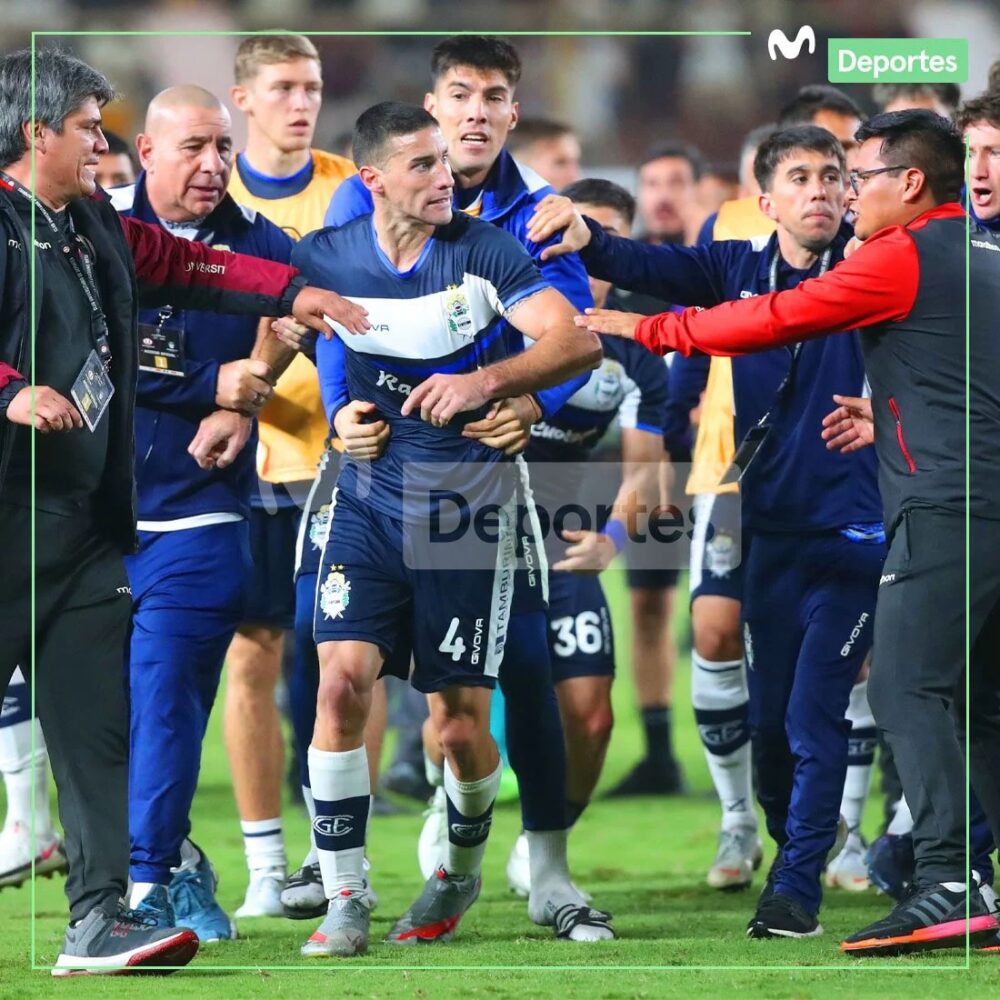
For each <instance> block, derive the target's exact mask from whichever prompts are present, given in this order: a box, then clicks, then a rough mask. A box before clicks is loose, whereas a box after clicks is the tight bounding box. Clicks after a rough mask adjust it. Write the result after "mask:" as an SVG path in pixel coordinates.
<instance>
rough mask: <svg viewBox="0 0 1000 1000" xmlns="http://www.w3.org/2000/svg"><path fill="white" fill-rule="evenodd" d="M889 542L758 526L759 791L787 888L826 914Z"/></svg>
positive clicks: (754, 688) (753, 607) (753, 708)
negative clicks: (854, 715)
mask: <svg viewBox="0 0 1000 1000" xmlns="http://www.w3.org/2000/svg"><path fill="white" fill-rule="evenodd" d="M884 557H885V546H884V544H882V543H880V542H876V541H856V540H850V539H848V538H846V537H844V536H843V535H842V534H841V533H840V532H838V531H831V532H825V533H821V534H808V535H806V534H787V535H786V534H777V533H768V532H758V531H755V532H754V533H753V535H752V538H751V541H750V547H749V552H748V554H747V560H746V564H745V567H744V573H745V576H744V602H743V619H744V640H745V644H746V657H747V681H748V685H749V689H750V727H751V736H752V740H753V752H754V763H755V768H756V772H757V790H758V799H759V801H760V804H761V806H762V808H763V810H764V813H765V816H766V820H767V829H768V833H769V834H770V835H771V837H772V838H773V839H774V840H775V842H776V843H777V844H778V846H779V847H780V849H781V859H780V861H779V863H778V866H777V868H776V869H775V880H774V888H775V891H776V892H779V893H783V894H785V895H788V896H791V897H792V898H793V899H795V900H796V901H797V902H798V903H800V905H802V906H803V907H805V909H806V910H807V911H809V912H810V913H818V912H819V905H820V899H821V896H822V892H821V889H820V874H821V872H822V870H823V866H824V864H825V861H826V856H827V853H828V852H829V850H830V848H831V847H832V846H833V842H834V839H835V837H836V830H837V821H838V818H839V816H840V800H841V796H842V793H843V788H844V778H845V775H846V773H847V750H848V734H849V732H850V724H849V723H848V722H847V721H846V719H845V714H846V712H847V703H848V699H849V697H850V693H851V688H852V687H853V685H854V682H855V680H856V678H857V675H858V672H859V670H860V668H861V665H862V662H863V660H864V658H865V655H866V654H867V653H868V650H869V649H870V647H871V641H872V631H873V629H872V624H873V616H874V613H875V599H876V592H877V589H878V581H879V573H880V572H881V567H882V562H883V559H884Z"/></svg>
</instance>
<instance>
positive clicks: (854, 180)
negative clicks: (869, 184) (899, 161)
mask: <svg viewBox="0 0 1000 1000" xmlns="http://www.w3.org/2000/svg"><path fill="white" fill-rule="evenodd" d="M909 169H910V168H909V167H906V166H898V167H876V168H875V169H874V170H852V171H851V172H850V173H849V174H848V175H847V176H848V179H849V180H850V182H851V189H852V190H853V191H854V193H855V194H861V185H862V183H863V182H864V181H866V180H868V178H869V177H874V176H875V175H876V174H888V173H891V172H892V171H893V170H909Z"/></svg>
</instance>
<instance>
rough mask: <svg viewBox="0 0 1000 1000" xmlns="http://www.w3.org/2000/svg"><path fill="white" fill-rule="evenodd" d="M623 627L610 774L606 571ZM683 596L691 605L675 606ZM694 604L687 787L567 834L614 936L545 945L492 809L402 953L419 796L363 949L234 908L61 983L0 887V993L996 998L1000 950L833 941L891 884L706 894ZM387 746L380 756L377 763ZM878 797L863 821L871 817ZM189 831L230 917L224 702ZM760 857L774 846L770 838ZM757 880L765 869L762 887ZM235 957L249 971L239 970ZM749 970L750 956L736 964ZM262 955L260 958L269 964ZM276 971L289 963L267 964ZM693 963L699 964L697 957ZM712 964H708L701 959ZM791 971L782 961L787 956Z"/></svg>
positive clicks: (713, 814) (293, 855)
mask: <svg viewBox="0 0 1000 1000" xmlns="http://www.w3.org/2000/svg"><path fill="white" fill-rule="evenodd" d="M606 586H607V590H608V595H609V599H610V601H611V605H612V613H613V616H614V620H615V625H616V630H617V637H618V644H617V645H618V657H619V676H618V681H617V683H616V686H615V711H616V718H617V721H616V727H615V733H614V736H613V739H612V744H611V749H610V752H609V754H608V763H607V767H606V771H605V776H604V780H603V782H602V787H608V786H610V785H611V784H613V783H614V782H615V781H617V780H618V779H619V778H620V777H621V776H622V775H623V774H624V773H625V772H626V771H627V769H628V768H629V767H630V766H631V764H632V763H633V762H634V761H635V759H636V758H637V756H638V754H639V750H640V746H641V732H640V728H639V724H638V722H637V719H636V715H635V712H634V709H633V705H632V685H631V680H630V677H629V668H628V649H629V642H628V598H627V594H626V591H625V589H624V586H623V575H622V574H620V573H617V572H610V573H608V574H606ZM678 604H679V605H680V606H681V608H683V605H684V601H683V600H681V601H679V602H678ZM686 618H687V616H686V613H682V614H679V615H678V619H677V621H676V623H675V624H676V634H677V637H678V649H679V651H680V656H679V662H678V672H677V684H676V695H675V709H674V733H675V745H676V750H677V753H678V755H679V757H680V759H681V761H682V763H683V766H684V769H685V772H686V774H687V778H688V782H689V785H690V788H691V792H690V794H689V795H688V796H686V797H684V798H677V799H665V800H659V799H635V800H626V801H621V800H618V801H614V802H609V801H601V800H599V799H598V800H597V801H595V802H594V804H593V805H592V806H591V808H590V809H589V810H588V811H587V812H586V813H585V814H584V817H583V819H582V820H581V821H580V823H579V825H578V828H577V829H576V830H575V831H574V833H573V836H572V838H571V841H570V854H571V863H572V868H573V872H574V876H575V878H576V880H577V882H578V884H580V885H582V886H583V887H585V888H586V889H587V890H589V891H590V892H591V893H592V894H593V896H594V903H595V905H597V906H600V907H602V908H606V909H609V910H611V911H612V913H613V914H614V916H615V926H616V928H617V930H618V932H619V935H620V938H619V939H618V940H616V941H610V942H599V943H594V944H572V943H569V942H563V941H556V940H554V938H553V936H552V933H551V931H550V930H549V929H548V928H542V927H536V926H535V925H534V924H532V923H530V922H529V920H528V918H527V912H526V909H527V908H526V905H525V902H524V901H523V900H520V899H518V898H517V897H516V896H514V895H513V894H511V893H510V892H508V890H507V884H506V880H505V878H504V874H503V868H504V864H505V862H506V857H507V852H508V851H509V850H510V847H511V845H512V843H513V840H514V838H515V836H516V835H517V831H518V828H519V820H518V812H517V808H516V806H513V805H505V806H502V807H500V808H498V810H497V815H496V819H495V822H494V826H493V832H492V834H491V837H490V846H489V849H488V851H487V856H486V863H485V868H484V888H483V893H482V895H481V896H480V899H479V902H478V903H477V904H476V905H475V907H474V908H473V909H472V910H471V911H470V913H469V915H468V916H467V917H466V919H465V920H464V921H463V923H462V925H461V928H460V930H459V935H458V938H457V939H456V940H455V941H454V942H452V943H451V944H447V945H436V946H434V945H432V946H425V947H414V948H398V947H393V946H389V945H384V944H380V943H375V942H377V941H378V940H379V938H380V937H381V935H382V934H384V932H385V931H386V930H388V928H389V926H390V925H391V923H392V921H393V919H394V918H395V917H396V916H397V915H398V914H399V913H400V912H402V910H403V909H405V907H406V906H407V905H408V904H409V903H410V902H411V900H412V898H413V896H414V895H415V893H416V892H417V890H418V888H419V885H420V875H419V871H418V869H417V864H416V841H417V834H418V832H419V830H420V826H421V822H422V820H421V815H420V812H419V809H418V808H417V807H416V806H415V805H414V807H413V811H412V812H409V813H408V814H406V815H400V816H394V817H388V818H375V819H374V820H373V821H372V823H371V824H370V828H369V853H370V856H371V860H372V865H373V869H372V878H373V884H374V886H375V888H376V890H377V892H378V894H379V897H380V904H379V907H378V909H377V910H376V911H375V913H374V915H373V919H372V941H373V944H372V947H371V949H370V951H369V953H368V955H367V956H365V957H363V958H359V959H351V960H340V961H336V962H334V961H330V962H317V961H315V960H308V959H303V958H301V957H300V956H299V946H300V945H301V944H302V943H303V941H304V940H305V939H306V937H308V935H309V934H310V933H311V932H312V930H313V924H312V923H311V922H308V921H288V920H280V919H259V920H244V921H241V923H240V934H241V937H240V939H239V940H238V941H235V942H227V943H221V944H218V945H215V946H209V947H204V948H203V949H202V951H201V953H200V954H199V955H198V957H197V959H196V960H195V962H194V963H193V964H192V966H191V967H190V970H189V971H184V972H181V973H179V974H177V975H173V976H170V977H165V978H160V977H144V978H142V979H137V978H134V977H132V978H98V977H86V978H80V979H74V980H69V981H67V980H53V979H52V978H51V977H50V976H49V974H48V971H47V970H41V969H40V970H37V971H32V969H31V962H32V925H31V920H30V910H31V892H30V888H29V887H28V886H25V887H24V888H22V889H20V890H10V889H9V890H6V891H4V892H3V893H0V997H14V996H17V997H24V998H29V997H30V998H33V997H43V996H45V997H47V996H51V995H53V994H54V993H61V994H63V995H66V996H74V997H88V998H89V997H140V996H141V997H144V998H150V1000H154V998H160V997H162V998H173V997H185V998H186V997H191V998H194V997H212V998H218V1000H223V998H225V1000H228V998H233V1000H242V998H244V997H275V998H285V997H289V998H291V997H305V996H312V995H314V994H318V993H322V994H323V995H335V996H341V997H413V998H429V1000H437V998H439V997H474V998H488V1000H492V998H497V997H515V996H516V997H595V998H596V997H601V998H604V997H607V998H626V997H652V998H657V997H666V996H683V997H685V998H694V997H712V998H714V997H733V996H740V997H767V998H789V1000H793V998H794V1000H812V998H815V1000H828V998H831V997H865V998H868V997H871V998H890V997H892V998H895V997H900V998H903V997H905V998H911V997H913V996H914V995H917V996H920V995H923V996H929V997H935V998H942V997H966V996H971V995H975V994H979V995H990V993H991V992H993V991H995V990H996V989H997V987H998V985H1000V979H998V967H997V965H996V963H997V962H998V957H997V956H995V955H982V956H980V955H975V954H973V955H972V956H971V964H970V966H969V967H968V968H967V967H966V963H967V956H966V953H965V951H964V950H953V951H939V952H930V953H927V954H926V955H924V956H918V957H911V958H898V959H883V960H874V959H866V960H858V959H849V958H847V957H845V956H842V955H841V953H840V951H839V950H838V948H837V944H838V942H839V940H840V939H841V937H843V936H844V935H846V934H848V933H850V932H852V931H854V930H856V929H858V928H859V927H860V926H862V925H863V924H865V923H867V922H869V921H871V920H873V919H875V918H877V917H878V916H881V915H882V914H883V913H884V912H885V911H886V910H887V908H888V901H887V900H886V898H885V897H881V896H877V895H876V894H875V893H874V891H869V892H867V893H863V894H860V895H855V894H847V893H843V892H828V893H827V897H826V900H825V902H824V907H823V912H822V914H821V917H820V919H821V922H822V924H823V926H824V928H825V929H826V933H825V935H823V936H822V937H819V938H815V939H810V940H806V941H781V940H771V941H751V940H748V939H747V938H746V937H745V936H744V928H745V925H746V921H747V919H748V918H749V916H750V914H751V912H752V910H753V905H754V902H755V900H756V889H754V890H751V891H749V892H746V893H737V894H725V893H719V892H715V891H713V890H711V889H709V888H708V887H707V886H706V885H705V883H704V875H705V871H706V869H707V866H708V864H709V863H710V861H711V859H712V856H713V853H714V850H715V841H716V836H717V831H718V822H719V810H718V805H717V803H716V801H715V800H714V797H713V794H712V792H711V783H710V781H709V777H708V771H707V768H706V766H705V763H704V760H703V757H702V750H701V745H700V743H699V741H698V736H697V732H696V730H695V727H694V722H693V719H692V715H691V710H690V707H689V706H690V698H689V660H688V656H687V653H686V651H685V647H686V644H687V620H686ZM386 759H388V757H387V758H386ZM878 816H879V803H878V795H877V792H876V793H875V794H873V796H872V802H871V803H870V806H869V811H868V816H867V819H866V824H865V826H866V832H868V833H869V834H871V835H874V834H875V833H876V831H877V827H878ZM193 825H194V831H193V833H194V836H195V838H196V839H197V841H198V842H199V843H200V844H202V845H203V846H204V847H205V849H206V850H207V851H208V852H209V854H210V857H211V858H212V861H213V862H214V864H215V865H216V867H217V868H218V871H219V874H220V876H221V884H220V887H219V899H220V902H221V903H222V905H223V906H224V907H225V908H226V909H227V910H228V911H230V912H232V911H233V910H234V909H236V907H237V906H239V904H240V903H241V902H242V898H243V891H244V889H245V885H246V871H245V867H244V859H243V846H242V839H241V836H240V829H239V823H238V819H237V815H236V809H235V806H234V803H233V797H232V791H231V788H230V785H229V776H228V767H227V763H226V758H225V753H224V750H223V746H222V736H221V725H220V720H219V717H218V714H217V715H216V716H215V717H213V720H212V724H211V725H210V728H209V734H208V737H207V740H206V744H205V754H204V763H203V768H202V776H201V784H200V786H199V790H198V796H197V799H196V801H195V806H194V816H193ZM285 828H286V840H287V843H288V849H289V858H290V861H291V862H292V864H293V865H294V864H297V863H298V862H299V860H300V859H301V857H302V855H303V854H304V852H305V849H306V846H307V841H308V827H307V823H306V820H305V818H304V814H303V813H302V812H300V810H299V809H298V808H297V807H295V806H293V805H291V804H286V808H285ZM765 850H766V856H765V869H766V866H767V864H768V863H770V860H771V857H772V855H773V849H772V848H771V845H769V844H767V845H766V847H765ZM761 879H762V875H761V874H758V877H757V887H759V883H760V881H761ZM36 907H37V920H36V923H35V928H34V933H35V941H34V945H35V963H36V965H38V966H47V965H51V964H52V963H53V962H54V960H55V958H56V955H57V954H58V951H59V946H60V942H61V939H62V932H63V928H64V926H65V920H66V906H65V898H64V896H63V894H62V885H61V880H59V879H53V880H45V879H42V880H40V881H39V883H38V885H37V890H36ZM238 966H243V967H246V968H244V969H237V968H233V967H238ZM741 966H743V967H749V968H740V967H741ZM269 967H270V968H269ZM274 967H286V968H281V969H278V968H274ZM692 967H702V968H692ZM708 967H716V968H708ZM789 967H791V968H789Z"/></svg>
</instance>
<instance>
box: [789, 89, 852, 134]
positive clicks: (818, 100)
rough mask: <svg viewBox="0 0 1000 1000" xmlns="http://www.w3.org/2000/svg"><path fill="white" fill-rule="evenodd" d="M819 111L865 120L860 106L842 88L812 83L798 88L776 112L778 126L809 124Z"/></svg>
mask: <svg viewBox="0 0 1000 1000" xmlns="http://www.w3.org/2000/svg"><path fill="white" fill-rule="evenodd" d="M820 111H832V112H834V114H838V115H847V116H848V117H851V118H859V119H860V120H861V121H864V120H865V115H864V112H863V111H862V110H861V108H860V107H858V105H857V104H856V103H855V102H854V101H853V100H851V98H850V97H848V96H847V94H845V93H844V92H843V91H842V90H838V89H837V88H836V87H831V86H830V85H829V84H827V83H812V84H809V86H807V87H803V88H802V89H801V90H799V92H798V93H797V94H796V95H795V96H794V97H793V98H792V99H791V100H790V101H789V102H788V103H787V104H786V105H785V106H784V107H783V108H782V109H781V111H779V112H778V126H779V127H780V128H786V127H787V126H789V125H806V124H809V123H811V122H812V120H813V118H815V117H816V115H817V114H819V112H820Z"/></svg>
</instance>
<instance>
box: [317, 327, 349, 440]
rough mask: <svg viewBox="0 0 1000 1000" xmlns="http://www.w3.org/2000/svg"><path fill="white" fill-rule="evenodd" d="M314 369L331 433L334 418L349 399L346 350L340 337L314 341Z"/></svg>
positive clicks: (322, 338) (321, 338)
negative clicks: (317, 372) (316, 371)
mask: <svg viewBox="0 0 1000 1000" xmlns="http://www.w3.org/2000/svg"><path fill="white" fill-rule="evenodd" d="M316 368H317V369H318V371H319V390H320V395H321V396H322V399H323V410H324V412H325V413H326V422H327V423H328V424H329V425H330V429H331V431H332V429H333V418H334V416H336V413H337V411H338V410H339V409H340V408H341V407H342V406H345V405H346V404H347V403H349V402H350V399H351V397H350V393H349V392H348V390H347V348H346V347H344V342H343V341H342V340H341V339H340V337H336V336H334V337H331V338H330V339H329V340H327V339H326V337H320V338H319V339H318V340H317V341H316Z"/></svg>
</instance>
